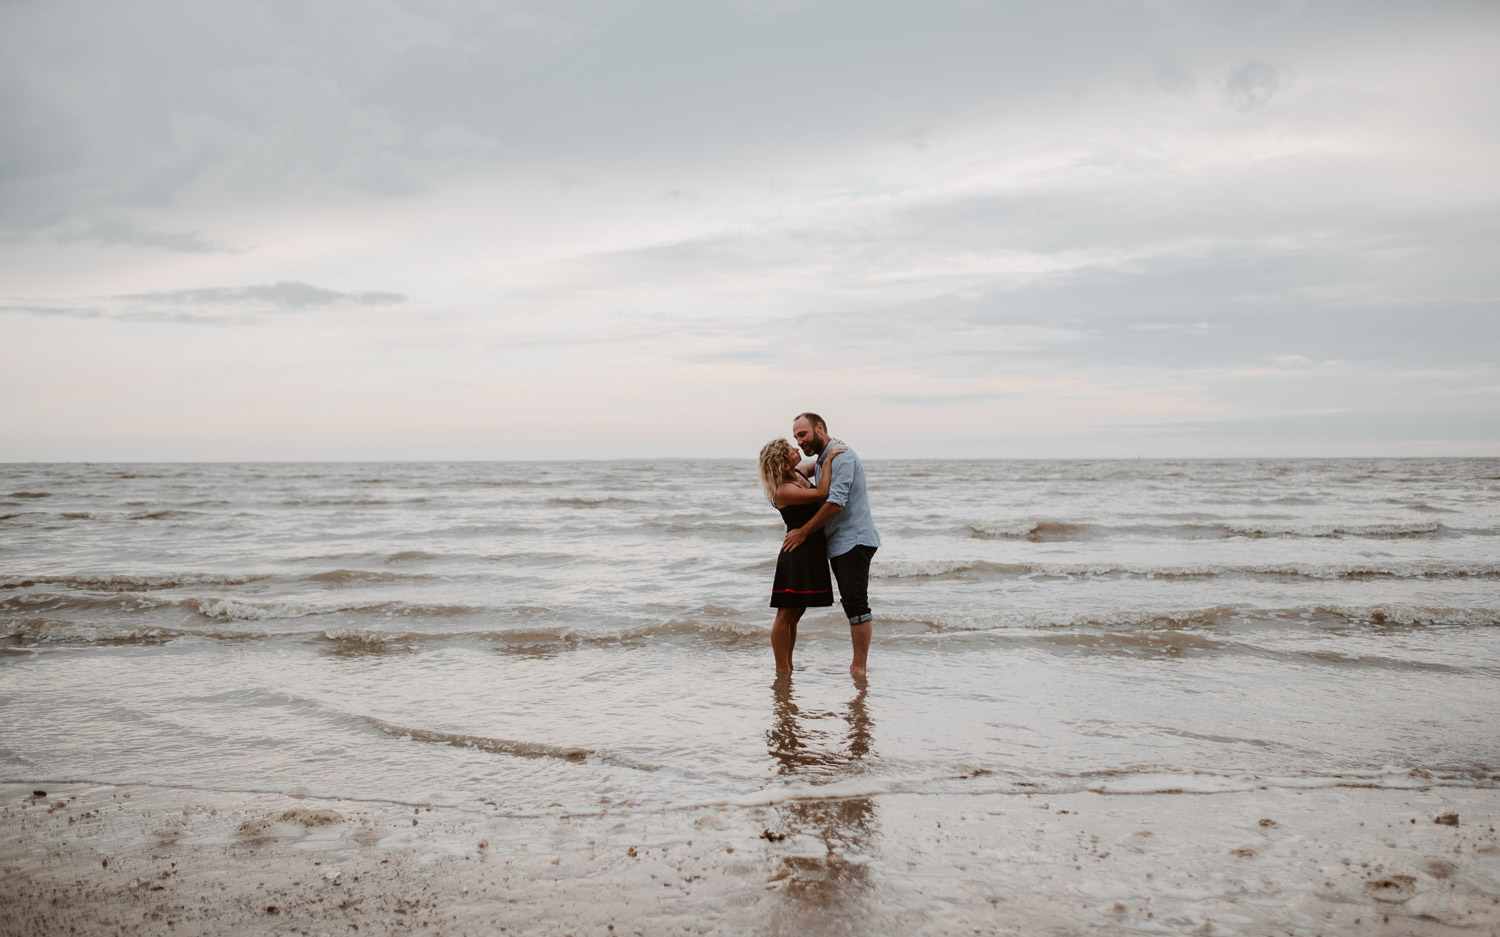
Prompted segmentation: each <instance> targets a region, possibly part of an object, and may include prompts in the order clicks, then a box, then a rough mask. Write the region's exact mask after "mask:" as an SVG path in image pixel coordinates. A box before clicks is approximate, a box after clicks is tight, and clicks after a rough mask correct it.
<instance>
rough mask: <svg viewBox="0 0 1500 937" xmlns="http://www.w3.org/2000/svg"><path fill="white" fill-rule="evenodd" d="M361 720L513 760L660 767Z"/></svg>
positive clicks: (595, 752)
mask: <svg viewBox="0 0 1500 937" xmlns="http://www.w3.org/2000/svg"><path fill="white" fill-rule="evenodd" d="M360 718H362V719H363V720H364V721H365V722H367V723H369V724H370V725H371V726H373V727H374V728H376V729H378V730H379V731H381V732H384V733H385V734H386V735H391V736H395V737H396V738H402V739H411V740H412V741H414V742H431V743H436V744H439V745H451V746H453V747H454V748H472V749H476V750H478V751H482V752H489V753H491V754H495V755H510V756H512V757H515V758H552V759H556V760H558V761H566V762H571V763H573V764H582V763H585V762H597V763H602V764H608V765H616V766H618V767H622V768H632V769H634V770H636V771H656V770H658V769H659V768H660V765H654V764H650V763H647V762H643V761H637V760H635V759H633V758H630V757H628V756H625V755H621V754H618V753H615V752H610V751H606V750H601V749H597V748H580V747H573V746H567V745H553V744H549V743H546V742H524V741H517V740H514V739H498V738H492V737H490V736H485V735H473V734H470V733H465V732H449V731H445V730H441V729H422V728H414V727H408V726H399V725H395V724H393V723H389V722H386V721H385V720H383V719H376V718H375V717H373V716H362V717H360Z"/></svg>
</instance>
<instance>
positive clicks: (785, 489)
mask: <svg viewBox="0 0 1500 937" xmlns="http://www.w3.org/2000/svg"><path fill="white" fill-rule="evenodd" d="M845 448H847V447H845V446H839V447H838V448H835V449H830V450H829V452H828V458H827V460H826V461H825V462H824V465H823V473H822V475H823V477H822V480H821V482H820V483H819V484H818V487H816V488H814V487H813V486H812V484H811V483H809V482H808V480H807V477H806V476H805V475H803V474H802V471H801V469H800V468H799V466H800V465H801V462H800V459H799V457H798V452H797V449H796V447H795V446H793V445H792V444H791V443H789V442H787V441H786V440H785V439H773V440H771V441H770V442H768V443H766V444H765V446H764V447H763V448H762V449H761V450H760V484H761V487H762V488H764V489H765V492H766V498H767V499H768V500H770V502H771V504H772V505H773V506H775V507H776V508H777V509H778V510H780V511H781V518H782V520H784V521H786V529H787V530H794V529H796V528H798V527H801V526H802V525H803V524H806V523H807V522H808V521H810V520H812V516H813V515H814V514H816V513H818V508H819V506H821V505H822V503H823V501H824V499H826V498H827V497H828V483H829V481H830V480H831V479H832V478H833V472H832V471H831V469H832V468H833V460H834V458H835V457H836V456H837V455H838V454H839V453H840V452H843V451H844V450H845ZM832 604H833V580H832V578H831V577H830V576H829V574H828V542H827V540H826V539H824V536H823V531H821V530H817V531H814V532H813V533H812V534H810V535H809V536H808V538H807V539H806V540H805V541H803V543H802V546H800V547H798V548H797V549H795V550H792V551H791V552H790V553H788V552H787V551H785V550H783V551H781V552H780V553H778V554H777V557H776V579H775V582H774V583H773V584H772V586H771V607H772V608H774V609H776V621H775V622H773V623H772V625H771V653H773V654H775V655H776V672H777V673H779V674H784V673H791V672H792V650H793V649H794V648H795V647H796V646H797V622H798V621H800V620H801V619H802V613H803V612H805V611H807V609H809V608H816V607H819V606H824V605H832Z"/></svg>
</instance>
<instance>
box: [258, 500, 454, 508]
mask: <svg viewBox="0 0 1500 937" xmlns="http://www.w3.org/2000/svg"><path fill="white" fill-rule="evenodd" d="M426 503H427V499H426V498H397V499H391V498H305V499H297V498H293V499H289V500H286V501H283V502H281V504H282V506H283V507H289V508H296V507H378V506H380V505H389V504H426Z"/></svg>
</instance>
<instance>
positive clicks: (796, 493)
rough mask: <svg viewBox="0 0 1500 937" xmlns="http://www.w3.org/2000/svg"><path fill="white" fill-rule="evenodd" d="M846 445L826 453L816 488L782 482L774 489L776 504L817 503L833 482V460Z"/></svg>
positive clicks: (826, 495)
mask: <svg viewBox="0 0 1500 937" xmlns="http://www.w3.org/2000/svg"><path fill="white" fill-rule="evenodd" d="M848 448H849V447H848V446H839V447H838V448H837V449H832V450H830V451H829V453H828V458H827V459H826V460H824V463H823V477H822V479H820V480H819V481H818V487H816V488H799V487H797V486H796V485H795V484H793V483H791V482H783V483H782V485H781V487H780V488H777V489H776V506H777V507H778V508H784V507H787V506H789V505H793V504H817V503H818V502H819V501H822V500H824V499H825V498H827V497H828V486H829V484H831V483H832V482H833V460H834V459H836V458H837V457H838V454H839V453H840V452H843V451H844V450H846V449H848Z"/></svg>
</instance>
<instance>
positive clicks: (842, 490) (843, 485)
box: [828, 452, 854, 507]
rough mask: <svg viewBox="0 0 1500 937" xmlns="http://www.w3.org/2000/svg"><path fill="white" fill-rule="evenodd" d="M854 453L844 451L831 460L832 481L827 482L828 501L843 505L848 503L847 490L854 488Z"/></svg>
mask: <svg viewBox="0 0 1500 937" xmlns="http://www.w3.org/2000/svg"><path fill="white" fill-rule="evenodd" d="M853 454H854V453H852V452H846V453H844V455H841V456H838V457H837V458H835V459H834V460H833V481H831V482H829V483H828V503H829V504H837V505H838V506H839V507H844V506H845V505H846V504H848V503H849V492H850V491H851V490H852V489H853V488H854V459H848V458H845V457H844V456H851V455H853Z"/></svg>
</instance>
